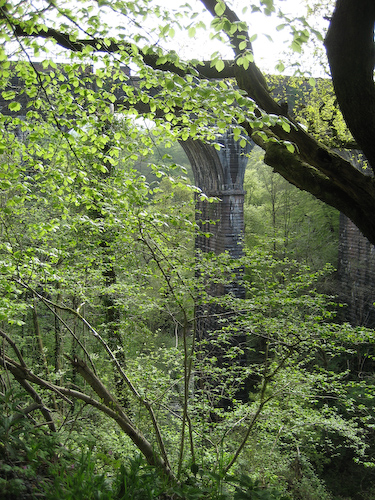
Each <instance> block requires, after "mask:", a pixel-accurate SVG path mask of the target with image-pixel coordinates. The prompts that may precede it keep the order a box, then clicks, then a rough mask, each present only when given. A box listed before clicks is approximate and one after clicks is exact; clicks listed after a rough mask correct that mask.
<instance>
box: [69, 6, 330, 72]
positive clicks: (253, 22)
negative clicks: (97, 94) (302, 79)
mask: <svg viewBox="0 0 375 500" xmlns="http://www.w3.org/2000/svg"><path fill="white" fill-rule="evenodd" d="M143 1H147V0H143ZM148 1H149V3H148V8H149V9H150V10H152V9H153V8H155V7H153V6H154V5H156V4H159V5H161V6H163V7H164V8H165V9H166V10H167V11H168V12H170V13H173V11H175V12H181V11H183V10H186V11H188V10H189V9H187V8H186V7H185V8H181V5H184V3H185V4H186V2H187V1H188V2H189V4H190V5H191V7H192V11H191V12H198V13H199V14H198V15H197V17H195V18H194V19H193V20H189V19H185V20H184V21H182V22H183V23H184V24H185V26H186V25H187V26H188V25H189V24H191V23H197V22H199V21H203V22H204V23H205V24H206V26H207V27H208V29H209V26H210V23H211V21H212V16H211V15H210V14H209V13H208V12H207V11H205V10H204V7H203V5H202V3H201V2H200V1H199V0H148ZM262 1H263V3H266V2H267V0H251V2H249V1H248V0H233V1H232V3H231V5H232V8H233V9H234V10H235V12H236V13H237V14H238V16H239V17H240V19H243V20H244V21H246V22H247V23H248V25H249V33H250V36H252V35H257V38H256V40H254V41H253V42H252V44H253V50H254V58H255V63H256V64H257V65H258V66H259V67H260V69H261V70H262V71H265V72H268V73H276V74H277V70H275V67H276V65H277V64H278V62H279V60H280V59H282V60H283V62H284V64H285V66H286V70H285V72H286V74H293V71H294V70H293V68H291V67H289V68H288V62H289V61H292V59H293V60H294V61H299V62H301V61H302V60H303V58H302V56H301V55H299V54H296V53H294V54H292V53H291V51H290V49H289V48H288V47H289V46H290V44H291V37H290V32H291V29H290V26H289V25H288V23H287V22H285V19H284V20H283V19H280V18H278V17H277V16H276V15H275V14H272V15H271V16H266V15H264V14H263V13H253V12H252V11H251V5H252V4H254V5H258V6H259V5H261V2H262ZM274 3H275V6H276V7H277V8H280V9H281V10H282V12H283V13H284V14H285V16H286V17H287V18H289V19H296V18H298V17H299V16H303V15H304V14H305V11H306V0H274ZM309 3H310V5H311V4H313V1H311V2H309ZM141 4H142V0H141V1H140V2H139V5H141ZM77 5H79V4H77ZM244 7H248V10H247V12H246V13H243V12H242V10H243V8H244ZM130 17H131V15H130V16H129V17H127V16H126V15H123V16H121V15H118V14H113V12H112V11H111V10H110V9H108V10H107V14H106V15H105V20H106V22H107V24H108V25H109V26H110V27H112V29H113V35H114V36H115V37H117V36H118V33H121V32H122V33H124V34H125V36H126V35H127V34H128V33H129V31H137V30H139V31H141V32H144V33H148V32H152V30H153V29H155V27H156V26H157V24H158V23H159V24H160V19H158V18H157V17H156V16H154V17H153V16H152V15H151V16H147V18H146V19H144V20H142V19H140V18H138V23H139V28H137V27H135V25H134V24H132V22H131V21H129V19H130ZM281 24H284V25H285V27H284V29H282V30H278V29H277V27H278V26H280V25H281ZM318 24H319V22H318ZM326 24H327V23H326ZM294 25H295V26H297V25H298V21H295V22H294ZM118 26H120V28H119V29H118ZM322 28H324V25H323V24H322ZM119 30H120V31H119ZM175 31H176V34H175V36H174V38H173V39H166V40H160V39H158V37H157V36H156V35H155V34H154V35H153V36H152V37H151V40H153V42H152V43H155V44H158V45H160V46H161V47H163V48H164V49H169V50H176V51H177V52H178V54H179V55H180V57H182V58H183V59H192V58H195V59H203V60H207V59H210V58H211V55H212V54H213V53H214V52H216V51H217V50H219V51H220V54H221V56H222V58H224V59H225V58H227V59H232V58H233V53H232V51H231V49H230V48H229V47H224V46H221V45H220V43H219V42H218V41H217V40H210V39H209V34H208V32H207V29H206V30H197V32H196V35H195V36H194V37H193V38H190V37H189V36H188V32H187V29H184V30H183V31H182V32H178V30H177V28H176V30H175ZM270 38H272V40H271V39H270ZM125 39H126V38H125ZM320 45H321V46H322V44H321V42H320ZM309 60H311V58H309V55H308V52H307V57H305V63H304V64H305V69H306V68H307V66H309V64H310V66H311V65H312V63H309ZM308 69H311V68H308ZM314 71H315V72H316V73H319V70H318V68H315V69H314ZM315 76H320V75H319V74H317V75H315Z"/></svg>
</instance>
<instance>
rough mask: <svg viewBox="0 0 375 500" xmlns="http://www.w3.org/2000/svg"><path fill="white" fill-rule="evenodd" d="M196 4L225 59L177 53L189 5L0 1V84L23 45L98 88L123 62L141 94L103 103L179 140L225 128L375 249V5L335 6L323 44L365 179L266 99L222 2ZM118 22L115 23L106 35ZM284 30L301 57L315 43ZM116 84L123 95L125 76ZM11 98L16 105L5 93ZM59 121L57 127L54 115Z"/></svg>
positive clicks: (190, 27) (280, 101) (302, 33)
mask: <svg viewBox="0 0 375 500" xmlns="http://www.w3.org/2000/svg"><path fill="white" fill-rule="evenodd" d="M201 4H202V6H203V8H204V11H205V12H206V14H207V13H209V14H210V15H211V16H212V21H211V26H210V29H207V38H209V37H211V38H214V39H215V38H216V39H218V40H220V41H223V39H224V38H225V39H226V41H227V46H228V47H230V49H231V51H232V53H233V58H232V59H223V58H222V56H221V54H220V52H219V51H218V52H217V53H215V54H214V56H213V58H212V59H210V60H206V61H200V60H198V59H186V60H185V59H183V58H181V57H180V56H179V54H178V43H177V39H178V33H180V32H179V31H177V30H178V29H184V30H185V31H186V32H187V33H188V34H189V36H192V37H193V36H194V35H195V33H196V30H197V29H199V28H200V27H202V25H203V26H204V22H203V21H202V20H200V19H199V20H196V16H197V11H196V8H197V6H193V7H192V6H191V5H189V4H185V5H184V6H182V7H181V8H180V9H168V8H167V9H162V7H160V6H158V5H157V4H155V3H154V2H149V1H144V2H142V3H138V4H137V5H135V4H134V3H132V2H126V1H117V2H115V3H113V2H106V1H99V2H96V1H93V2H82V3H80V2H78V3H77V4H75V5H74V6H70V5H69V4H66V3H64V4H62V3H60V2H58V1H55V2H46V3H44V2H37V3H35V4H34V3H33V4H29V3H28V2H26V3H25V2H19V3H15V2H7V1H5V0H4V1H3V2H2V6H1V19H2V32H1V35H2V38H3V49H2V56H1V57H2V61H3V64H2V66H3V70H2V71H3V75H6V72H7V70H6V68H7V66H6V65H4V63H5V62H6V61H7V59H8V58H9V56H10V54H11V53H12V51H17V49H19V48H21V51H23V52H24V56H26V57H29V58H31V57H32V56H33V54H32V51H34V54H36V55H40V53H41V52H42V51H47V50H48V44H47V45H43V42H45V41H50V42H52V43H53V44H54V46H55V48H56V47H60V48H62V49H64V51H65V57H70V55H72V54H73V53H74V54H75V55H77V54H79V55H80V57H81V59H82V61H86V62H90V63H93V62H94V64H97V65H99V66H100V68H99V69H98V68H97V69H96V73H97V75H96V85H97V88H99V90H100V86H101V81H102V77H103V76H104V73H103V71H104V70H103V68H105V67H106V68H107V69H108V68H110V71H111V72H112V75H115V67H116V65H118V64H119V63H121V64H126V65H129V66H131V67H134V68H136V71H137V73H138V75H139V76H140V77H141V78H142V79H144V82H143V83H142V84H141V88H140V89H138V90H137V92H139V93H140V94H142V95H141V96H139V95H138V96H135V92H134V90H131V89H130V88H127V89H126V90H125V93H127V96H128V97H127V99H124V97H122V99H121V102H118V101H117V100H116V99H115V96H116V94H115V93H113V94H111V95H107V94H105V93H104V92H99V94H98V95H100V97H101V98H102V99H103V100H105V99H109V100H111V101H112V102H113V103H114V104H115V106H116V107H117V109H120V108H121V107H123V108H125V107H126V108H131V109H132V110H133V111H134V110H136V109H138V111H139V112H143V113H145V112H146V113H147V116H148V117H149V118H151V119H154V120H155V119H157V118H158V117H161V116H162V117H163V120H164V121H165V122H166V125H164V127H165V126H167V128H169V129H170V128H172V126H173V128H174V134H175V135H177V136H178V137H179V139H181V140H186V139H187V138H189V137H191V138H195V139H200V138H201V139H203V140H206V141H207V140H212V139H213V134H212V133H209V132H207V130H208V129H210V127H211V129H210V130H211V131H212V125H213V123H215V126H216V128H217V129H218V130H223V129H225V128H226V127H228V126H229V125H231V126H233V127H234V133H235V135H236V137H238V138H241V137H243V139H246V137H251V138H252V140H253V141H255V142H256V143H257V144H258V145H260V146H261V147H262V148H263V149H264V150H265V161H266V163H268V164H269V165H271V166H272V167H273V168H274V170H275V171H277V172H278V173H280V174H281V175H282V176H283V177H284V178H285V179H287V180H288V181H289V182H291V183H292V184H294V185H296V186H297V187H299V188H300V189H303V190H306V191H308V192H310V193H312V194H313V195H314V196H316V197H317V198H319V199H321V200H323V201H324V202H326V203H328V204H329V205H331V206H333V207H335V208H337V209H339V210H341V211H342V212H343V213H345V214H346V215H347V216H348V217H349V218H350V219H352V220H353V222H354V223H355V224H356V225H357V226H358V227H359V229H360V230H361V231H362V232H363V234H364V235H365V236H367V238H368V239H369V240H370V241H371V242H372V243H375V222H374V219H373V215H372V214H373V209H374V200H375V190H374V185H373V169H374V168H375V166H374V165H375V152H374V143H373V135H374V127H375V123H374V120H375V118H374V116H375V113H374V106H375V89H374V82H373V66H374V55H373V54H374V49H373V37H374V20H375V9H374V5H373V2H372V1H371V0H366V1H364V2H361V5H360V7H358V6H356V5H353V3H352V2H350V1H349V0H340V1H337V2H336V4H335V6H334V11H333V14H332V16H331V18H330V23H329V29H328V33H327V35H326V38H325V42H324V44H325V46H326V49H327V55H328V60H329V64H330V67H331V72H332V81H333V85H334V91H335V94H336V98H337V102H338V104H339V106H340V108H341V110H342V113H343V116H344V118H345V121H346V123H347V126H348V128H349V130H350V131H351V132H352V134H353V137H354V140H355V147H356V148H357V149H359V150H362V151H363V153H364V155H365V157H366V158H367V160H368V162H369V169H368V170H367V171H364V170H361V169H359V168H355V167H353V165H352V164H351V163H350V162H349V161H348V160H346V159H344V158H343V157H342V156H340V155H339V154H338V153H337V151H335V149H334V148H332V144H326V143H325V141H324V140H320V141H317V140H316V139H315V137H314V136H313V135H312V134H310V133H309V132H308V131H306V130H305V128H304V127H303V126H301V124H300V123H299V122H298V120H297V119H295V118H294V117H293V114H292V109H290V108H288V96H287V95H284V96H281V98H280V96H278V97H277V99H276V98H275V97H274V95H273V94H272V91H271V90H270V88H269V86H268V84H267V82H266V78H265V76H264V75H263V74H262V72H261V71H260V69H259V67H258V66H257V65H256V57H257V54H255V53H254V51H253V46H252V34H251V32H249V28H248V26H247V24H246V22H244V21H242V20H241V18H240V17H239V15H237V13H236V12H235V10H234V9H233V8H232V7H231V6H230V4H229V3H228V4H226V3H225V2H223V1H222V0H219V1H216V0H201ZM249 7H250V10H252V11H254V12H256V11H262V12H263V13H264V14H266V15H269V14H272V13H275V12H276V11H277V2H275V1H273V0H267V1H266V0H262V1H260V2H258V3H254V4H251V5H250V6H249ZM279 15H281V14H280V12H279ZM114 19H116V20H118V21H119V26H117V27H115V26H113V20H114ZM149 19H150V21H149ZM287 21H288V22H289V21H291V20H290V19H288V20H287ZM301 23H302V25H301ZM143 25H144V29H143ZM150 26H151V27H150ZM291 29H292V31H293V46H294V48H295V49H296V50H297V51H300V49H301V45H303V43H304V42H306V41H307V40H308V39H309V37H310V35H311V34H315V35H317V36H318V38H320V40H321V41H322V37H321V36H320V35H319V34H317V33H316V32H315V30H312V28H310V26H309V24H308V22H307V20H306V19H305V18H300V19H299V26H298V27H294V26H292V28H291ZM176 33H177V35H176ZM218 43H219V42H218ZM17 45H18V48H17ZM163 45H165V46H166V48H165V49H163V48H162V46H163ZM170 47H172V49H170ZM18 54H19V52H18ZM17 57H19V55H18V56H17ZM8 68H9V66H8ZM34 69H35V68H34ZM71 71H72V70H70V73H69V72H68V81H67V82H66V83H65V85H67V86H68V87H64V85H63V87H64V88H65V91H66V90H72V89H73V87H72V85H74V86H75V87H74V88H76V89H77V85H76V83H77V81H75V82H76V83H74V82H72V81H69V78H71V76H72V72H71ZM100 72H101V73H102V74H100ZM69 75H70V76H69ZM38 78H39V79H40V75H39V76H38ZM39 83H40V82H39ZM122 85H123V86H124V85H125V86H126V79H124V77H122ZM151 88H153V89H154V90H153V92H152V97H150V95H149V94H150V89H151ZM105 90H108V89H105ZM8 99H12V94H9V95H8ZM10 107H11V109H13V110H16V109H18V103H16V102H12V103H11V104H10ZM75 113H77V110H75ZM192 117H194V119H192ZM55 119H56V120H57V121H61V120H62V117H58V116H55Z"/></svg>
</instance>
